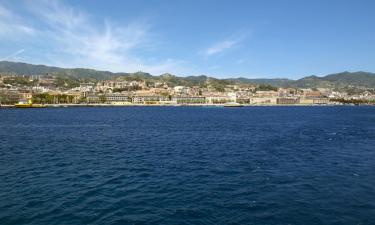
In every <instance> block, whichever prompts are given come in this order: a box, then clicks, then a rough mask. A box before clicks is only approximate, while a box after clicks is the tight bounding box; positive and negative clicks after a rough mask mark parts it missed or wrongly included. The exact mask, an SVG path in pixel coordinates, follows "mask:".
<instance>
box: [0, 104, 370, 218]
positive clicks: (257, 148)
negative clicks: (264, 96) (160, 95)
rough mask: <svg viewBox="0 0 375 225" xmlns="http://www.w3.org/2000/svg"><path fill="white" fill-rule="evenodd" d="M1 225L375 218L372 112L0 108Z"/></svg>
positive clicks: (353, 108)
mask: <svg viewBox="0 0 375 225" xmlns="http://www.w3.org/2000/svg"><path fill="white" fill-rule="evenodd" d="M0 224H1V225H7V224H64V225H65V224H69V225H70V224H98V225H99V224H179V225H180V224H181V225H183V224H296V225H297V224H298V225H299V224H304V225H305V224H338V225H341V224H375V107H367V106H325V107H319V106H318V107H302V106H298V107H293V106H284V107H283V106H273V107H241V108H225V107H183V106H181V107H76V108H73V107H72V108H40V109H0Z"/></svg>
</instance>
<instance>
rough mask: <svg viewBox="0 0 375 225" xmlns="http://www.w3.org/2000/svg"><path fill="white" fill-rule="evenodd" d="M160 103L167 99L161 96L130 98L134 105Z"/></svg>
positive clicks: (167, 99) (167, 98)
mask: <svg viewBox="0 0 375 225" xmlns="http://www.w3.org/2000/svg"><path fill="white" fill-rule="evenodd" d="M161 101H169V97H168V96H161V95H136V96H133V97H132V102H133V103H134V104H159V103H160V102H161Z"/></svg>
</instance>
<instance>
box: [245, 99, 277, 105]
mask: <svg viewBox="0 0 375 225" xmlns="http://www.w3.org/2000/svg"><path fill="white" fill-rule="evenodd" d="M250 104H254V105H275V104H277V97H269V98H265V97H264V98H259V97H254V98H250Z"/></svg>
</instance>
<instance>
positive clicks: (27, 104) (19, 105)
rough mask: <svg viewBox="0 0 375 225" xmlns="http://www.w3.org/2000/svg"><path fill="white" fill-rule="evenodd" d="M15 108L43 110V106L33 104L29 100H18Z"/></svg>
mask: <svg viewBox="0 0 375 225" xmlns="http://www.w3.org/2000/svg"><path fill="white" fill-rule="evenodd" d="M14 107H16V108H45V107H46V106H45V105H43V104H33V102H32V101H31V99H29V100H24V99H23V100H20V101H19V102H18V103H17V104H15V105H14Z"/></svg>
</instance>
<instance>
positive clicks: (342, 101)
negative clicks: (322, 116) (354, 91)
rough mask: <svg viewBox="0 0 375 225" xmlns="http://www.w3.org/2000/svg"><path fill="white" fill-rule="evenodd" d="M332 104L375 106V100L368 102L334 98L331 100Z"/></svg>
mask: <svg viewBox="0 0 375 225" xmlns="http://www.w3.org/2000/svg"><path fill="white" fill-rule="evenodd" d="M330 101H331V102H339V103H343V104H355V105H362V104H375V99H372V100H366V99H343V98H334V99H330Z"/></svg>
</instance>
